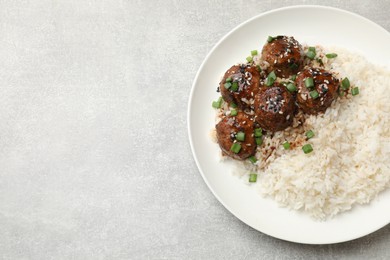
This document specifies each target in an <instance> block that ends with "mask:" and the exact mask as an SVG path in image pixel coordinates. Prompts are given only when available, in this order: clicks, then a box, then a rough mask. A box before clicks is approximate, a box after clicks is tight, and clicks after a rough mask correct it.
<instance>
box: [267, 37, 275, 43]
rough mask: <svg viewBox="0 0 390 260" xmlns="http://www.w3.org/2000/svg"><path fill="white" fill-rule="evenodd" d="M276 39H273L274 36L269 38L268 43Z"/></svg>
mask: <svg viewBox="0 0 390 260" xmlns="http://www.w3.org/2000/svg"><path fill="white" fill-rule="evenodd" d="M275 39H276V38H275V37H272V36H268V38H267V42H272V41H273V40H275Z"/></svg>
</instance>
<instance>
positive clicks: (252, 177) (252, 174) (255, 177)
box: [249, 173, 257, 182]
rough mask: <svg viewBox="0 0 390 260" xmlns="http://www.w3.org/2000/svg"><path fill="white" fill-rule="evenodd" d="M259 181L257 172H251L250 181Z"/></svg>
mask: <svg viewBox="0 0 390 260" xmlns="http://www.w3.org/2000/svg"><path fill="white" fill-rule="evenodd" d="M256 181H257V174H256V173H251V174H249V182H256Z"/></svg>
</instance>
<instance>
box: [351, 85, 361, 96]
mask: <svg viewBox="0 0 390 260" xmlns="http://www.w3.org/2000/svg"><path fill="white" fill-rule="evenodd" d="M351 94H352V96H356V95H359V88H358V87H354V88H352V90H351Z"/></svg>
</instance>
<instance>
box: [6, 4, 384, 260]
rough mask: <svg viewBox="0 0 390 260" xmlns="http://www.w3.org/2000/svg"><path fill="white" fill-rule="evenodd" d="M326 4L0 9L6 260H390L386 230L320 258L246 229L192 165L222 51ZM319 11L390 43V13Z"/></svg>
mask: <svg viewBox="0 0 390 260" xmlns="http://www.w3.org/2000/svg"><path fill="white" fill-rule="evenodd" d="M323 3H324V2H323V1H287V0H285V1H270V0H266V1H232V0H224V1H148V2H147V1H135V0H133V1H97V0H96V1H95V0H89V1H79V0H71V1H69V0H68V1H59V0H58V1H48V0H42V1H11V0H9V1H8V0H0V61H1V64H0V104H1V109H0V258H1V259H304V258H311V259H390V249H389V245H390V226H389V225H388V226H386V227H384V228H382V229H380V230H379V231H377V232H375V233H373V234H370V235H368V236H365V237H363V238H360V239H357V240H355V241H351V242H346V243H341V244H334V245H322V246H315V245H302V244H295V243H290V242H285V241H282V240H279V239H275V238H272V237H269V236H267V235H265V234H262V233H261V232H258V231H256V230H254V229H252V228H250V227H248V226H246V225H245V224H244V223H242V222H241V221H240V220H238V219H236V218H235V217H234V216H233V215H232V214H230V213H229V212H228V211H227V210H226V209H225V208H224V207H223V206H222V205H221V204H220V203H219V202H218V201H217V199H216V198H215V197H214V196H213V195H212V193H211V192H210V190H209V189H208V188H207V186H206V184H205V183H204V181H203V179H202V178H201V175H200V174H199V172H198V169H197V167H196V165H195V162H194V160H193V157H192V154H191V150H190V145H189V141H188V135H187V118H186V115H187V105H188V99H189V94H190V89H191V85H192V81H193V79H194V77H195V74H196V72H197V70H198V68H199V66H200V64H201V62H202V60H203V59H204V58H205V56H206V54H207V53H208V52H209V51H210V50H211V48H212V47H213V46H214V45H215V44H216V42H217V41H218V40H219V39H220V38H221V37H222V36H223V35H225V34H226V33H227V32H228V31H230V30H231V29H232V28H234V27H235V26H236V25H238V24H239V23H241V22H244V21H245V20H247V19H249V18H251V17H253V16H255V15H257V14H260V13H262V12H264V11H268V10H271V9H274V8H278V7H283V6H288V5H293V4H323ZM326 4H327V5H330V6H334V7H339V8H343V9H347V10H350V11H353V12H355V13H357V14H360V15H362V16H365V17H367V18H368V19H371V20H372V21H374V22H376V23H378V24H379V25H381V26H382V27H384V28H385V29H387V30H390V19H389V15H388V10H390V1H388V0H382V1H335V0H333V1H327V2H326ZM367 221H369V220H367ZM318 235H319V236H320V235H321V234H318Z"/></svg>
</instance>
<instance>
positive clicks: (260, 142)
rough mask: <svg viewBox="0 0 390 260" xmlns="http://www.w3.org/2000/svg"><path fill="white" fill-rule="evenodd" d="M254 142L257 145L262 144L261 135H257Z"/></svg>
mask: <svg viewBox="0 0 390 260" xmlns="http://www.w3.org/2000/svg"><path fill="white" fill-rule="evenodd" d="M256 144H257V145H262V144H263V139H261V137H257V138H256Z"/></svg>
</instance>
